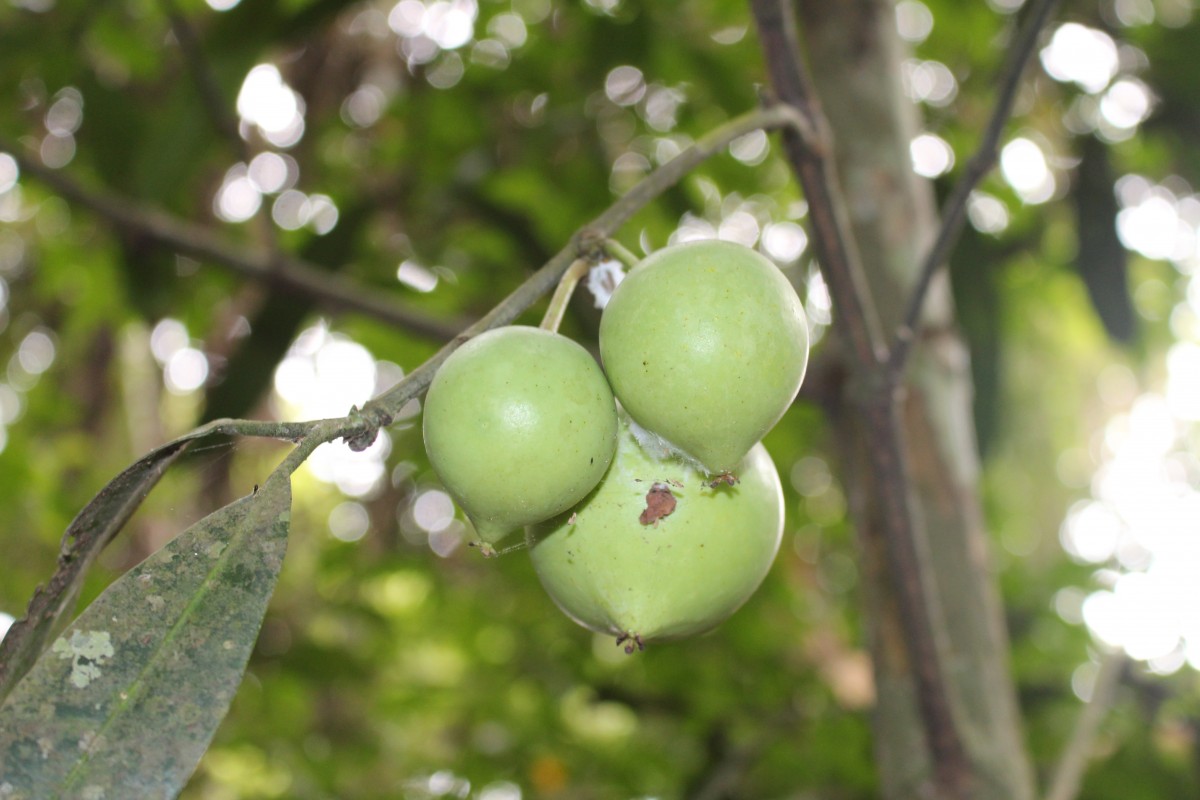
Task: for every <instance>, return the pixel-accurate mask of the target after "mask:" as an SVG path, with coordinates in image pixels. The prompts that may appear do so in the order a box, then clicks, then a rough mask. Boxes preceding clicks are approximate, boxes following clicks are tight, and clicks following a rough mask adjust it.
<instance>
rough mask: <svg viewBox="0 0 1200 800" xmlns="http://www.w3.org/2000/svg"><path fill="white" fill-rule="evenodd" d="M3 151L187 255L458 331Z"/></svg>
mask: <svg viewBox="0 0 1200 800" xmlns="http://www.w3.org/2000/svg"><path fill="white" fill-rule="evenodd" d="M0 151H4V152H7V153H9V154H10V155H12V157H13V158H14V159H16V162H17V165H18V167H19V168H20V170H21V173H22V174H23V175H28V176H30V177H32V178H34V179H36V180H37V181H39V182H40V183H42V184H43V185H44V186H46V187H47V188H49V189H50V190H51V191H53V192H55V193H56V194H58V195H59V196H60V197H62V198H64V199H66V200H68V201H70V202H71V203H73V204H74V205H76V206H79V207H81V208H86V209H88V210H89V211H91V212H93V213H95V214H96V215H98V216H100V217H101V218H103V219H104V220H106V221H107V222H108V223H110V224H111V225H113V226H115V227H118V228H125V229H127V230H130V231H133V232H136V233H139V234H141V235H143V236H146V237H149V238H151V239H153V240H155V241H158V242H161V243H162V244H164V245H166V246H167V247H170V248H172V249H174V250H175V251H176V252H178V253H180V254H182V255H186V256H190V257H192V258H196V259H199V260H202V261H208V262H211V263H213V264H217V265H219V266H222V267H225V268H226V269H228V270H230V271H232V272H235V273H237V274H239V275H242V276H243V277H246V278H250V279H252V280H255V281H259V282H261V283H263V284H266V285H268V286H271V287H274V288H277V289H280V290H283V291H289V292H298V293H300V294H303V295H306V296H309V297H312V298H314V299H315V300H316V301H317V302H319V303H320V304H321V305H322V306H324V307H325V308H327V309H330V310H333V311H353V312H356V313H360V314H364V315H366V316H368V317H372V318H374V319H377V320H379V321H381V322H386V323H388V324H390V325H394V326H396V327H398V328H400V329H402V330H407V331H411V332H413V333H416V334H418V335H421V336H426V337H428V338H431V339H434V340H437V341H445V340H447V339H449V338H451V337H453V336H454V334H455V332H456V331H457V330H458V327H457V326H454V325H453V324H450V323H447V322H446V321H444V320H443V319H441V318H439V317H436V316H434V315H432V314H428V313H426V312H424V311H421V310H420V309H417V308H414V307H412V306H410V305H408V304H406V303H402V302H401V301H399V300H396V299H394V298H390V297H388V296H387V295H386V293H382V292H379V291H371V290H368V289H366V288H365V287H361V286H359V285H357V284H355V283H353V282H351V281H347V280H346V279H344V278H340V277H338V276H336V275H333V274H330V273H329V272H328V271H326V270H323V269H321V268H320V267H318V266H316V265H315V264H310V263H308V262H307V261H304V260H302V259H299V258H296V257H295V256H290V255H284V254H279V255H276V254H274V253H271V252H269V251H266V252H265V251H262V250H257V249H256V250H249V249H247V248H246V247H244V246H243V245H240V244H238V243H236V242H233V241H231V240H229V239H227V238H225V237H223V236H222V235H221V234H219V233H217V232H215V231H213V230H211V229H210V228H206V227H204V226H202V225H197V224H195V223H192V222H187V221H185V220H181V219H179V218H177V217H174V216H172V215H170V214H167V213H166V212H163V211H160V210H158V209H152V208H145V207H143V206H140V205H138V204H136V203H133V202H130V201H128V200H125V199H124V198H120V197H114V196H111V195H106V194H101V193H100V192H97V191H94V190H91V189H87V188H85V187H84V186H83V185H82V184H80V183H78V182H76V181H75V180H73V179H72V178H70V177H68V176H67V175H65V174H63V173H62V172H59V171H57V170H53V169H50V168H49V167H47V166H45V165H43V164H41V163H40V162H39V161H37V160H36V159H35V158H33V157H32V156H29V155H27V154H26V153H25V151H24V148H22V147H20V146H18V145H17V144H15V143H13V142H9V141H6V140H4V139H2V138H0Z"/></svg>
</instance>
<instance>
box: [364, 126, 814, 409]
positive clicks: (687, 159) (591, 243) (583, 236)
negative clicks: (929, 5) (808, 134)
mask: <svg viewBox="0 0 1200 800" xmlns="http://www.w3.org/2000/svg"><path fill="white" fill-rule="evenodd" d="M795 114H796V112H795V110H794V109H790V108H787V107H784V106H772V107H769V108H764V109H756V110H754V111H749V112H747V113H745V114H742V115H741V116H739V117H735V118H734V119H731V120H729V121H728V122H726V123H725V124H724V125H721V126H720V127H718V128H716V129H714V130H712V131H710V132H709V133H707V134H705V135H704V136H702V137H700V138H699V139H697V140H696V141H695V142H694V143H693V144H692V145H691V147H688V148H687V149H686V150H684V151H683V152H682V153H680V154H679V155H677V156H676V157H675V158H673V159H671V160H670V161H668V162H667V163H666V164H663V165H662V166H660V167H659V168H658V169H656V170H654V172H651V173H650V174H649V175H647V176H646V177H645V178H643V179H642V180H641V181H639V182H638V183H637V184H635V185H634V187H633V188H632V189H630V190H629V191H628V192H627V193H626V194H625V195H623V196H622V197H621V198H620V199H619V200H617V201H616V202H615V203H613V204H612V205H611V206H609V208H608V209H607V210H605V211H604V212H603V213H602V214H600V216H598V217H596V218H595V219H594V220H592V221H591V222H590V223H588V224H587V225H585V226H584V227H582V228H580V229H579V230H577V231H576V232H575V233H574V234H573V235H572V236H571V239H570V241H569V242H568V244H567V246H566V247H564V248H563V249H561V250H559V251H558V252H557V253H556V254H554V256H553V257H551V259H550V260H549V261H548V262H547V263H546V265H545V266H543V267H542V268H541V269H539V270H538V271H537V272H535V273H534V274H533V275H532V276H531V277H530V278H529V279H528V280H527V281H525V283H523V284H521V285H520V286H518V287H517V288H516V289H515V290H514V291H513V292H512V293H511V294H509V295H508V297H506V298H504V299H503V300H502V301H500V303H499V304H498V305H497V306H496V307H495V308H493V309H492V310H491V311H489V312H488V313H487V314H485V315H484V316H483V317H482V318H481V319H480V320H479V321H478V322H476V323H475V324H474V325H472V326H470V327H469V328H467V329H466V330H464V331H463V332H462V333H461V334H459V335H458V336H456V337H454V339H453V340H451V341H450V342H449V343H448V344H447V345H446V346H445V347H443V348H442V349H441V350H439V351H438V352H437V353H435V354H434V355H433V357H431V358H430V359H429V360H428V361H426V362H425V363H424V364H422V365H421V366H419V367H417V368H416V369H414V370H413V371H412V372H410V373H408V374H407V375H406V376H405V377H404V378H403V380H401V381H400V382H399V383H397V384H396V385H395V386H393V387H392V388H391V389H390V390H389V391H387V392H386V393H384V394H382V395H380V396H379V397H377V398H375V399H374V400H372V401H371V402H370V403H368V404H367V405H366V406H365V407H364V408H363V413H364V414H366V415H368V416H369V417H370V418H371V419H372V421H373V423H374V424H375V425H376V426H378V427H386V426H387V425H390V424H391V422H392V420H393V419H395V417H396V415H397V414H398V413H399V412H400V409H401V408H403V407H404V405H405V403H407V402H408V401H409V400H411V399H413V398H414V397H417V396H418V395H420V394H421V392H423V391H424V390H425V389H426V388H427V387H428V386H429V383H430V382H431V381H432V380H433V376H434V374H435V373H436V372H437V370H438V368H439V367H441V365H442V362H444V361H445V360H446V359H447V358H448V357H449V356H450V354H451V353H453V352H454V351H455V350H457V349H458V348H459V347H460V346H461V345H462V344H464V343H465V342H466V341H468V340H469V339H471V337H473V336H477V335H478V334H480V333H483V332H484V331H487V330H490V329H492V328H497V327H499V326H501V325H507V324H509V323H510V322H512V321H513V320H514V319H516V318H517V317H518V316H519V315H520V314H521V312H523V311H524V310H525V309H527V308H529V307H530V306H531V305H533V304H534V303H535V302H536V301H537V300H538V299H539V298H540V297H542V296H543V295H545V294H546V293H548V292H549V291H550V290H551V289H553V288H554V287H555V286H556V285H557V284H558V281H559V279H560V278H562V276H563V273H565V272H566V271H567V268H568V267H570V266H571V264H572V263H573V262H574V261H575V260H576V259H578V258H581V257H585V258H586V257H588V256H589V255H590V254H592V253H593V252H595V250H597V249H598V248H601V247H602V246H603V244H604V241H605V240H606V239H609V238H611V237H612V235H613V234H615V233H616V232H617V230H618V229H619V228H620V227H621V226H622V225H624V224H625V223H626V222H628V221H629V219H630V218H631V217H633V215H634V214H636V213H637V212H638V211H639V210H641V209H642V208H643V207H645V206H646V205H648V204H649V203H650V202H651V201H652V200H654V199H655V198H657V197H658V196H659V195H661V194H662V193H663V192H665V191H666V190H667V189H669V188H671V187H672V186H674V185H675V184H676V183H678V182H679V181H680V180H682V179H683V177H684V176H685V175H687V174H688V173H689V172H691V171H692V170H693V169H695V168H696V167H697V166H698V165H699V164H701V163H702V162H704V161H705V160H707V159H708V158H710V157H712V156H713V155H716V154H717V153H719V152H722V151H723V150H724V149H725V148H726V147H728V146H729V143H730V142H732V141H733V140H734V139H737V138H738V137H739V136H744V135H745V134H747V133H750V132H752V131H756V130H771V129H775V128H786V127H790V126H794V125H795V124H796V117H795Z"/></svg>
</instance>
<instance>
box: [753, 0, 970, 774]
mask: <svg viewBox="0 0 1200 800" xmlns="http://www.w3.org/2000/svg"><path fill="white" fill-rule="evenodd" d="M750 6H751V9H752V11H753V14H754V18H755V23H756V26H757V29H758V35H759V39H760V41H761V43H762V48H763V54H764V58H765V60H766V64H767V69H768V72H769V74H770V78H771V83H772V85H773V87H774V89H775V92H776V93H777V94H778V96H779V99H780V100H781V101H782V102H784V103H787V104H791V105H793V106H795V107H797V108H799V109H800V110H801V111H802V112H803V113H804V114H805V116H806V117H807V118H808V119H809V120H810V122H811V123H812V125H813V127H814V129H815V130H816V131H817V133H818V137H819V138H818V146H817V147H813V146H811V145H810V144H808V143H806V142H805V141H804V140H803V139H802V138H801V137H800V136H788V135H787V134H786V133H785V138H784V143H785V147H786V152H787V156H788V159H789V161H790V163H791V165H792V169H793V171H794V172H795V173H796V176H797V178H798V179H799V181H800V185H801V187H802V189H803V191H804V195H805V197H806V198H807V199H808V204H809V219H810V224H811V227H812V239H813V245H814V248H815V249H816V251H817V262H818V264H819V266H820V267H821V272H822V275H823V276H824V277H825V282H826V284H827V285H828V286H829V291H830V295H831V297H832V299H833V303H834V309H835V315H834V320H835V324H836V323H840V324H838V331H839V333H840V334H841V336H842V338H843V339H844V340H845V341H846V342H847V343H848V344H849V349H850V351H851V353H852V355H853V357H854V362H855V366H856V369H855V370H854V371H853V372H854V374H853V375H852V378H851V392H852V393H853V394H854V395H855V397H854V399H855V400H857V401H858V403H859V404H860V407H861V410H862V421H863V425H864V426H865V428H866V432H867V436H869V438H870V446H869V447H868V450H869V457H870V461H869V463H870V465H871V471H872V475H873V478H874V481H873V485H874V486H875V490H876V491H877V493H878V495H879V496H878V498H877V502H878V503H879V506H880V508H881V509H882V512H881V514H880V518H881V523H882V527H883V538H884V540H885V541H884V548H885V552H886V553H887V558H888V562H889V565H890V572H891V575H892V584H893V586H892V588H893V591H894V594H895V597H896V599H897V602H898V604H899V606H900V609H899V610H900V613H899V617H900V619H901V622H902V625H903V629H904V638H905V646H906V649H907V651H908V660H909V663H910V664H911V668H912V675H913V680H914V683H915V688H916V702H917V706H918V709H919V711H920V715H921V720H922V722H923V725H924V731H925V739H926V744H927V746H928V748H929V752H930V758H931V761H932V763H933V765H934V775H933V778H934V781H935V783H936V785H937V795H938V796H939V797H940V798H963V797H966V796H968V795H969V793H970V792H971V791H972V787H973V786H974V785H976V784H977V778H976V776H975V773H974V768H973V765H972V762H971V760H970V758H969V757H968V754H967V749H966V746H965V744H964V743H963V740H962V735H961V733H960V730H959V725H958V721H957V719H956V716H955V712H954V707H953V702H952V698H951V691H950V686H949V683H948V681H947V680H946V677H945V674H944V664H945V659H944V658H943V657H942V650H943V647H942V645H941V639H942V638H944V633H943V632H944V630H945V623H944V621H943V618H942V614H941V609H940V607H939V606H938V604H937V600H936V597H937V595H936V593H935V592H934V591H933V588H932V585H931V581H932V578H931V577H930V575H929V566H928V563H929V559H928V556H927V555H926V553H925V552H924V549H925V538H924V535H923V532H922V531H921V529H920V527H919V525H920V523H918V515H917V508H916V502H915V500H914V498H913V495H912V490H911V487H912V479H911V477H910V475H909V469H908V462H907V452H908V448H907V445H906V442H905V440H904V436H903V426H902V423H901V416H900V397H901V392H900V387H899V386H898V384H897V383H895V382H893V381H891V380H889V375H888V372H887V370H886V364H887V352H886V351H885V350H884V349H883V337H882V333H881V331H880V322H879V317H878V315H877V313H876V310H875V308H874V306H873V304H872V300H871V295H870V293H869V291H868V289H867V282H866V278H865V276H864V273H863V270H862V266H861V263H860V257H859V254H858V252H857V248H856V246H855V244H854V240H853V237H852V235H851V234H850V223H849V219H848V215H847V214H846V211H845V203H844V201H843V199H842V193H841V189H840V185H839V183H838V179H837V177H836V174H835V172H834V166H833V159H832V155H831V151H832V146H831V144H830V142H831V141H832V136H831V134H830V133H829V123H828V121H827V120H826V118H825V115H824V112H823V111H822V110H821V107H820V103H819V100H818V98H817V96H816V93H815V91H814V90H813V88H812V85H811V80H810V79H809V77H808V74H807V72H806V70H805V67H804V63H803V58H802V55H801V51H800V45H799V35H798V33H797V29H796V21H795V18H794V16H793V11H792V7H791V2H790V0H750Z"/></svg>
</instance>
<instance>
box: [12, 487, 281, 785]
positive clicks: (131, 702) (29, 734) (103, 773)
mask: <svg viewBox="0 0 1200 800" xmlns="http://www.w3.org/2000/svg"><path fill="white" fill-rule="evenodd" d="M290 507H291V485H290V482H289V478H288V474H287V472H286V471H285V470H279V471H277V472H276V473H275V474H274V475H272V476H271V478H270V479H269V480H268V481H267V484H266V485H265V486H264V487H263V489H262V490H261V491H258V492H256V493H255V494H254V495H252V496H250V497H245V498H242V499H241V500H239V501H237V502H235V503H233V504H231V505H229V506H226V507H225V508H223V509H221V510H219V511H217V512H215V513H213V514H211V515H209V516H208V517H205V518H204V519H202V520H201V521H200V522H198V523H196V524H195V525H193V526H192V527H191V528H189V529H188V530H187V531H185V532H184V533H183V534H181V535H180V536H179V537H177V538H176V539H175V540H174V541H172V542H171V543H170V544H168V545H167V546H166V547H164V548H162V549H161V550H159V551H158V552H157V553H155V554H154V555H152V556H150V558H148V559H146V560H145V561H144V562H142V563H141V564H140V565H138V566H137V567H136V568H135V569H133V570H131V571H129V572H128V573H126V574H125V575H124V576H122V577H121V578H120V579H118V580H117V581H116V582H114V583H113V584H112V585H111V586H110V587H109V588H108V589H107V590H105V592H104V593H103V594H102V595H100V597H98V598H97V599H96V601H95V602H94V603H92V604H91V605H90V606H89V607H88V608H87V609H86V610H85V611H84V612H83V614H81V615H80V617H79V619H77V620H76V621H75V622H74V623H73V624H72V625H71V626H70V627H69V628H67V630H66V631H64V632H63V634H62V635H61V636H60V637H59V638H58V639H57V640H56V641H55V642H54V645H53V646H52V647H51V648H50V649H49V650H48V651H47V652H46V653H44V654H43V655H42V657H41V658H40V659H39V660H38V662H37V663H36V664H35V665H34V667H33V669H32V670H31V671H30V672H29V675H28V676H27V677H26V678H25V680H23V681H22V682H21V683H20V684H19V685H18V686H17V688H16V690H15V691H14V692H13V693H12V695H11V696H10V697H9V699H8V701H7V702H6V703H5V705H4V706H3V707H0V720H3V723H2V725H3V727H2V728H0V787H2V789H0V791H5V792H7V793H6V794H4V797H5V798H9V799H10V800H16V798H29V799H30V800H32V798H39V800H40V799H41V798H51V797H94V798H117V797H122V798H123V797H139V798H143V797H164V798H166V797H175V796H176V795H177V794H178V793H179V791H180V790H181V789H182V788H183V786H184V784H185V783H186V781H187V780H188V777H189V776H190V775H191V774H192V771H193V770H194V769H195V767H196V764H197V763H198V762H199V760H200V757H201V756H202V755H203V753H204V751H205V749H206V748H207V747H208V743H209V741H210V740H211V739H212V736H213V733H214V732H215V731H216V728H217V725H218V724H219V723H220V722H221V719H222V718H223V717H224V716H225V713H226V711H227V710H228V708H229V703H230V702H231V701H232V699H233V696H234V693H235V691H236V690H237V687H238V684H239V683H240V682H241V679H242V674H243V672H244V671H245V667H246V661H247V659H248V658H249V657H250V650H251V648H252V647H253V645H254V642H255V640H256V638H257V637H258V630H259V627H260V626H261V624H262V619H263V615H264V614H265V613H266V607H267V601H268V600H269V599H270V597H271V593H272V591H273V590H274V587H275V581H276V578H277V577H278V575H279V570H280V568H281V566H282V564H283V557H284V553H285V551H286V547H287V532H288V515H289V512H290Z"/></svg>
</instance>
